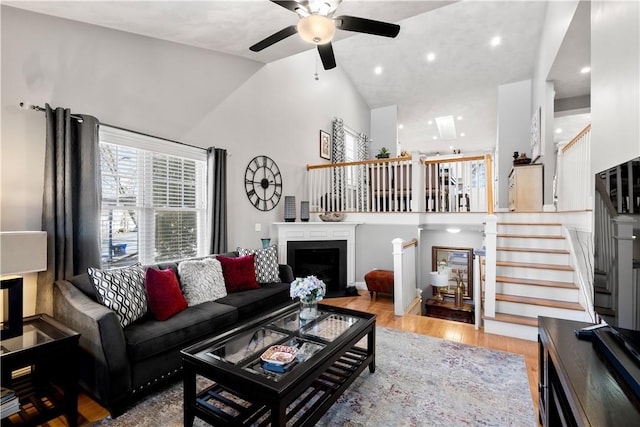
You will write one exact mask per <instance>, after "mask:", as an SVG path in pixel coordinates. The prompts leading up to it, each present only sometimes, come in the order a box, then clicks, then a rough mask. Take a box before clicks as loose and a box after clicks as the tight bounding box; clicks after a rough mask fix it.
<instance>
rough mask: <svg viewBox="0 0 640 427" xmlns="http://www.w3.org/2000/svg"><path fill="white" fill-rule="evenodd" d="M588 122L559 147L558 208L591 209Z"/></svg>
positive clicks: (568, 209)
mask: <svg viewBox="0 0 640 427" xmlns="http://www.w3.org/2000/svg"><path fill="white" fill-rule="evenodd" d="M590 164H591V125H590V124H589V125H587V126H586V127H585V128H584V129H583V130H581V131H580V133H578V135H576V136H575V137H574V138H573V139H572V140H571V141H569V142H568V143H567V144H566V145H565V146H564V147H562V148H561V149H560V150H558V158H557V165H558V166H557V167H558V169H557V176H556V197H557V209H558V210H561V211H571V210H574V211H575V210H589V209H591V194H593V187H592V185H593V184H592V183H593V178H592V177H591V172H590V168H589V167H585V165H590Z"/></svg>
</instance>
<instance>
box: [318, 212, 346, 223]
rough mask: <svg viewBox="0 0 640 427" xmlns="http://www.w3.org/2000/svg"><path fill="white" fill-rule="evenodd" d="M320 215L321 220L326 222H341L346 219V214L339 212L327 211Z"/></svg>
mask: <svg viewBox="0 0 640 427" xmlns="http://www.w3.org/2000/svg"><path fill="white" fill-rule="evenodd" d="M318 216H319V217H320V220H321V221H324V222H340V221H343V220H344V214H343V213H337V212H326V213H323V214H320V215H318Z"/></svg>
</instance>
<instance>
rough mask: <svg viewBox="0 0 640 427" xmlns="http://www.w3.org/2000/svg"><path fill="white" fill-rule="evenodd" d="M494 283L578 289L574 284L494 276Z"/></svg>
mask: <svg viewBox="0 0 640 427" xmlns="http://www.w3.org/2000/svg"><path fill="white" fill-rule="evenodd" d="M496 282H500V283H517V284H520V285H532V286H547V287H550V288H563V289H578V287H577V286H576V285H575V283H570V282H556V281H553V280H538V279H521V278H519V277H506V276H496Z"/></svg>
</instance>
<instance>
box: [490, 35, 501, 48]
mask: <svg viewBox="0 0 640 427" xmlns="http://www.w3.org/2000/svg"><path fill="white" fill-rule="evenodd" d="M500 43H502V39H501V38H500V36H495V37H494V38H492V39H491V46H493V47H496V46H499V45H500Z"/></svg>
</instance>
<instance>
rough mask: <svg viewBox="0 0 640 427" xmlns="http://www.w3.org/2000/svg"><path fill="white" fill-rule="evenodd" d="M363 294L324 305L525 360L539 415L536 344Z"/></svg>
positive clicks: (92, 411) (83, 415) (90, 407)
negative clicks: (398, 311) (405, 310)
mask: <svg viewBox="0 0 640 427" xmlns="http://www.w3.org/2000/svg"><path fill="white" fill-rule="evenodd" d="M360 294H361V295H360V296H359V297H344V298H330V299H326V300H324V301H323V303H325V304H329V305H333V306H337V307H346V308H350V309H354V310H360V311H366V312H368V313H374V314H376V315H377V319H376V324H377V325H379V326H384V327H387V328H393V329H399V330H403V331H408V332H415V333H418V334H423V335H429V336H432V337H437V338H444V339H447V340H450V341H456V342H460V343H465V344H469V345H475V346H479V347H485V348H490V349H494V350H501V351H507V352H510V353H516V354H520V355H522V356H524V359H525V365H526V368H527V375H528V377H529V388H530V390H531V396H532V399H533V404H534V406H535V409H536V414H537V413H538V389H537V384H538V345H537V343H536V342H533V341H526V340H521V339H517V338H510V337H503V336H500V335H492V334H485V333H484V332H482V330H479V331H476V330H475V329H474V327H473V325H470V324H466V323H460V322H453V321H449V320H441V319H435V318H432V317H425V316H416V315H407V316H402V317H396V316H395V315H394V314H393V300H392V299H391V298H390V297H388V296H384V295H381V296H377V297H375V298H373V299H371V298H370V297H369V293H368V292H366V291H362V290H360ZM425 357H428V355H425ZM78 410H79V412H80V417H79V424H80V425H81V426H88V425H91V424H92V423H94V422H97V421H100V420H101V419H103V418H105V417H107V416H108V415H109V413H108V412H107V411H106V410H105V409H104V408H102V407H101V406H100V405H98V404H97V403H96V402H94V401H93V400H91V399H90V398H89V397H87V396H86V395H84V394H83V395H81V396H80V397H79V399H78ZM46 425H47V426H51V427H59V426H66V425H67V424H66V420H65V419H64V417H60V418H58V419H56V420H54V421H52V422H49V423H48V424H46Z"/></svg>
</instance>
